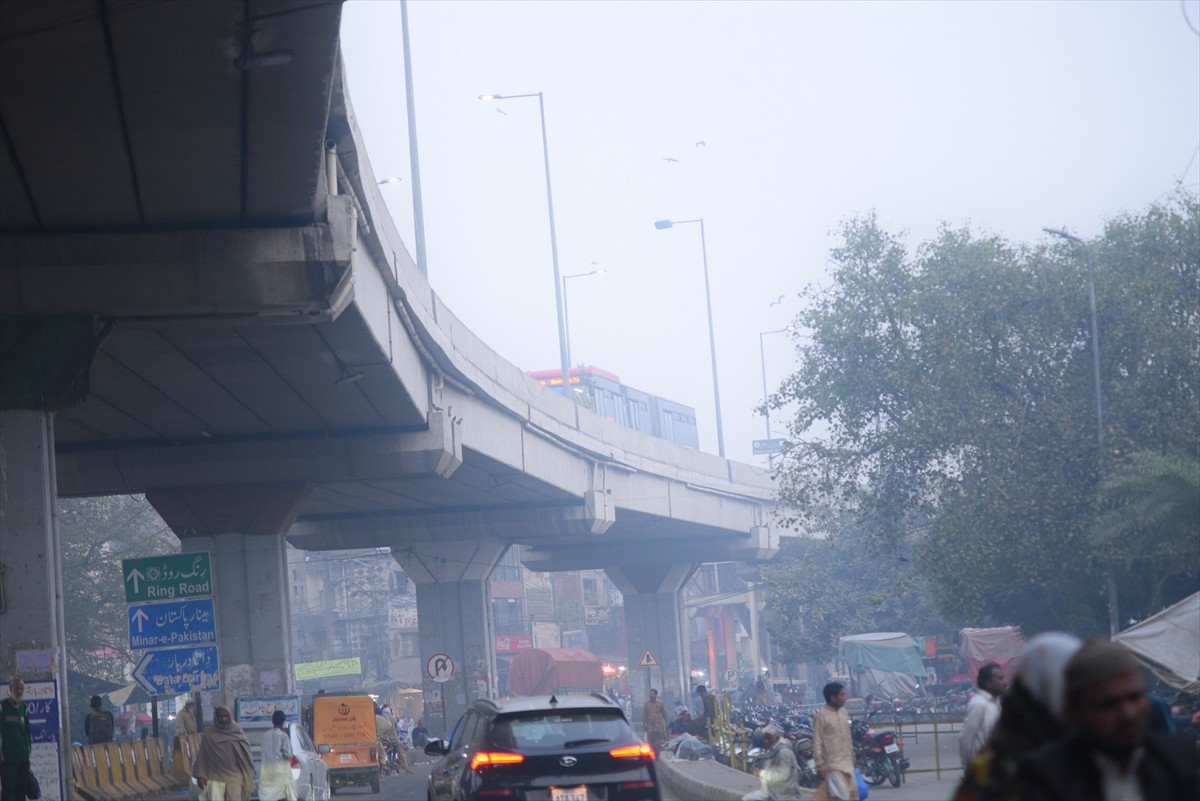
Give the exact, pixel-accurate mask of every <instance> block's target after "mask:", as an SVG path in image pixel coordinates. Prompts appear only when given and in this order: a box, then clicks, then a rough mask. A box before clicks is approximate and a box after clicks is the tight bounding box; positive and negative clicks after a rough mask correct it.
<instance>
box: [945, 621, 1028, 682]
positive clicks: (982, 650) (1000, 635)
mask: <svg viewBox="0 0 1200 801" xmlns="http://www.w3.org/2000/svg"><path fill="white" fill-rule="evenodd" d="M1024 645H1025V640H1023V639H1021V630H1020V629H1019V628H1017V627H1016V626H997V627H995V628H990V629H962V630H960V631H959V632H958V650H959V653H960V654H962V658H963V661H964V662H966V663H967V673H968V674H970V676H971V682H972V683H974V682H975V678H976V677H977V676H978V675H979V669H980V668H981V667H983V666H984V665H986V664H988V663H989V662H993V663H995V664H997V665H999V666H1000V667H1001V668H1003V669H1004V678H1005V679H1007V680H1008V681H1009V682H1012V680H1013V679H1014V678H1015V677H1016V674H1017V657H1018V656H1019V655H1020V653H1021V648H1022V647H1024Z"/></svg>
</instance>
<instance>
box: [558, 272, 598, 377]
mask: <svg viewBox="0 0 1200 801" xmlns="http://www.w3.org/2000/svg"><path fill="white" fill-rule="evenodd" d="M595 263H596V262H592V264H595ZM606 272H608V270H605V269H604V268H603V267H599V268H597V269H595V270H592V271H591V272H587V273H572V274H571V275H564V276H563V279H562V285H563V287H562V295H563V328H564V329H565V330H566V332H567V364H568V365H569V364H570V363H571V304H570V303H569V297H568V295H567V280H568V279H570V278H587V277H588V276H589V275H604V274H605V273H606ZM564 386H566V385H565V384H564Z"/></svg>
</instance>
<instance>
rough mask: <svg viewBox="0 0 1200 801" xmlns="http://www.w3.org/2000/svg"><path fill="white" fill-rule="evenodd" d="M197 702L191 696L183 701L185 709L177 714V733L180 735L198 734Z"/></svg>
mask: <svg viewBox="0 0 1200 801" xmlns="http://www.w3.org/2000/svg"><path fill="white" fill-rule="evenodd" d="M197 731H198V729H197V728H196V702H195V701H193V700H192V699H191V698H189V699H187V700H186V701H184V702H183V709H181V710H179V714H178V715H176V716H175V733H176V734H180V735H185V734H196V733H197Z"/></svg>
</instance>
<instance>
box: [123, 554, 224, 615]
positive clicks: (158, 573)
mask: <svg viewBox="0 0 1200 801" xmlns="http://www.w3.org/2000/svg"><path fill="white" fill-rule="evenodd" d="M121 577H122V579H124V581H125V600H126V601H128V602H129V603H141V602H143V601H174V600H178V599H180V598H205V597H208V596H210V595H212V594H213V580H212V566H211V563H210V562H209V555H208V552H207V551H197V552H194V553H171V554H163V555H162V556H143V557H140V558H138V559H122V560H121Z"/></svg>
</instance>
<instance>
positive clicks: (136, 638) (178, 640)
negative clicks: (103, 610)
mask: <svg viewBox="0 0 1200 801" xmlns="http://www.w3.org/2000/svg"><path fill="white" fill-rule="evenodd" d="M128 613H129V647H130V649H131V650H134V651H144V650H146V649H149V648H179V647H182V646H196V645H206V644H208V643H215V642H216V641H217V615H216V611H215V610H214V609H213V600H212V598H193V599H191V600H187V601H172V602H169V603H162V604H130V605H129V609H128Z"/></svg>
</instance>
